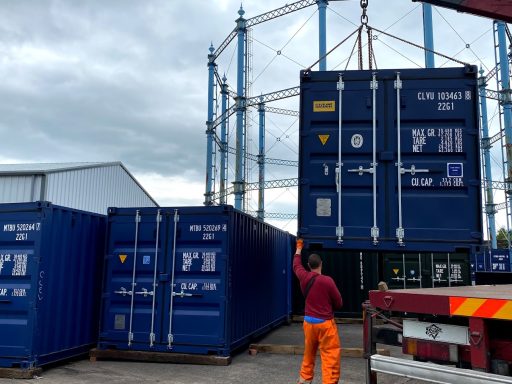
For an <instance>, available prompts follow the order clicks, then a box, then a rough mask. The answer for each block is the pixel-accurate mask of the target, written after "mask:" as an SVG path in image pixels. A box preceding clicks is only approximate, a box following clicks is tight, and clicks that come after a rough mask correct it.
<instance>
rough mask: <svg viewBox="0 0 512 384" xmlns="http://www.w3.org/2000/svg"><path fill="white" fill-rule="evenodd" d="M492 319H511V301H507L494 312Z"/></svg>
mask: <svg viewBox="0 0 512 384" xmlns="http://www.w3.org/2000/svg"><path fill="white" fill-rule="evenodd" d="M492 318H493V319H504V320H512V301H508V302H507V304H505V305H504V306H503V307H501V309H500V310H499V311H498V312H496V313H495V314H494V316H493V317H492Z"/></svg>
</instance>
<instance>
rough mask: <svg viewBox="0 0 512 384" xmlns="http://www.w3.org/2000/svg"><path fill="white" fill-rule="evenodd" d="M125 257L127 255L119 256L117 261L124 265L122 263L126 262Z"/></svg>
mask: <svg viewBox="0 0 512 384" xmlns="http://www.w3.org/2000/svg"><path fill="white" fill-rule="evenodd" d="M127 257H128V255H119V260H121V263H122V264H124V261H125V260H126V258H127Z"/></svg>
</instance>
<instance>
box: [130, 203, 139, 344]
mask: <svg viewBox="0 0 512 384" xmlns="http://www.w3.org/2000/svg"><path fill="white" fill-rule="evenodd" d="M139 224H140V211H139V210H138V209H137V211H136V212H135V244H134V248H133V268H132V289H131V291H130V296H131V301H130V328H129V331H128V346H129V347H130V346H131V345H132V341H133V332H132V329H133V328H132V327H133V304H134V297H135V295H134V294H133V292H135V286H136V285H137V283H136V282H135V270H136V267H137V245H138V244H137V243H138V241H139Z"/></svg>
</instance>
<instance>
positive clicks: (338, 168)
mask: <svg viewBox="0 0 512 384" xmlns="http://www.w3.org/2000/svg"><path fill="white" fill-rule="evenodd" d="M336 86H337V88H338V92H339V103H338V104H339V105H338V163H337V164H336V192H337V193H338V226H337V227H336V236H337V238H338V244H341V243H343V226H342V225H341V209H342V208H341V167H343V163H342V162H341V143H342V140H341V139H342V130H341V128H342V125H343V120H342V117H343V115H342V111H343V90H344V89H345V83H344V82H343V75H342V74H341V73H340V74H339V77H338V83H337V85H336Z"/></svg>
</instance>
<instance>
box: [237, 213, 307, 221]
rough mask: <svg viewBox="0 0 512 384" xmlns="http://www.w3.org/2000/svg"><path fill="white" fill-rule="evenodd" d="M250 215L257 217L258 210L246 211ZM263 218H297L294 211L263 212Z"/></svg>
mask: <svg viewBox="0 0 512 384" xmlns="http://www.w3.org/2000/svg"><path fill="white" fill-rule="evenodd" d="M246 213H248V214H249V215H251V216H254V217H257V216H258V212H255V211H249V212H246ZM265 219H278V220H295V219H297V214H296V213H278V212H265Z"/></svg>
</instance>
